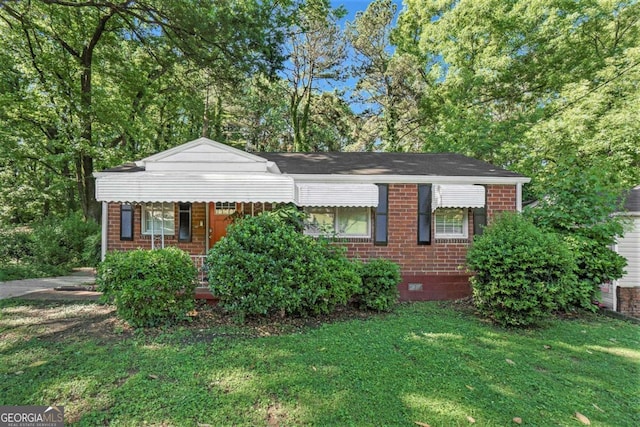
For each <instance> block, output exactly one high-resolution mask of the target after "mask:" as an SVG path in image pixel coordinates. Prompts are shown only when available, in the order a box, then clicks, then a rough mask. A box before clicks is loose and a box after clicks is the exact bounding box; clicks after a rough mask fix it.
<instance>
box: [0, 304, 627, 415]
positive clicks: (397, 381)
mask: <svg viewBox="0 0 640 427" xmlns="http://www.w3.org/2000/svg"><path fill="white" fill-rule="evenodd" d="M78 319H81V321H80V322H78ZM268 330H269V329H268ZM281 330H283V331H285V332H283V333H281V334H279V335H273V330H272V329H271V330H270V331H271V333H272V335H271V336H266V335H267V334H268V332H263V333H262V334H259V335H263V336H256V334H257V332H259V331H260V328H259V327H252V328H250V327H244V326H235V325H233V324H222V325H220V326H211V327H209V328H204V327H197V328H194V327H185V328H176V329H173V330H168V329H167V330H155V331H145V332H140V331H138V332H130V331H128V330H127V329H126V328H123V326H122V324H121V323H119V322H117V321H114V320H113V313H112V311H109V310H107V309H106V308H105V307H102V306H99V305H94V304H77V303H76V304H69V303H67V304H64V303H55V304H54V303H49V304H45V303H36V302H32V301H20V300H5V301H2V302H0V404H2V405H25V404H39V405H50V404H58V405H64V406H65V417H66V420H67V422H68V423H71V424H77V425H86V426H94V425H103V424H104V425H106V424H108V425H112V426H134V425H142V424H143V423H146V424H147V425H162V426H164V425H175V426H197V425H199V424H200V425H202V424H205V425H206V424H208V425H214V426H218V425H247V426H254V425H258V426H259V425H319V426H332V425H335V426H345V425H347V426H348V425H354V426H369V425H377V426H382V425H393V426H396V425H398V426H402V425H406V426H412V425H416V424H415V422H416V421H417V422H421V423H426V424H429V425H431V426H457V425H460V426H465V425H470V422H469V419H468V417H472V418H473V419H474V420H475V425H479V426H508V425H515V424H514V422H513V421H512V420H513V418H514V417H519V418H521V419H522V424H523V425H529V426H534V425H537V426H554V425H557V426H579V425H582V424H581V422H580V421H578V420H577V419H576V418H575V413H576V412H579V413H581V414H584V415H585V416H586V417H588V418H589V419H590V421H591V424H592V425H594V426H616V427H617V426H637V425H640V413H639V408H640V334H639V328H638V326H637V325H635V324H632V323H628V322H624V321H621V320H616V319H611V318H608V317H603V316H597V315H590V316H588V317H582V318H577V319H571V320H563V321H560V320H554V321H551V322H549V323H548V324H547V325H546V328H544V329H537V330H527V331H517V330H515V331H511V330H504V329H500V328H496V327H494V326H491V325H489V324H487V323H484V322H483V321H481V320H479V319H476V318H475V317H473V316H472V315H470V314H468V313H465V312H462V311H457V310H455V309H453V308H450V306H447V305H444V304H438V303H415V304H411V305H403V306H401V307H400V308H399V309H398V310H397V311H396V312H395V313H392V314H389V315H384V316H374V317H371V318H370V319H352V320H346V321H341V322H336V323H332V324H325V325H322V326H320V327H288V328H282V329H281Z"/></svg>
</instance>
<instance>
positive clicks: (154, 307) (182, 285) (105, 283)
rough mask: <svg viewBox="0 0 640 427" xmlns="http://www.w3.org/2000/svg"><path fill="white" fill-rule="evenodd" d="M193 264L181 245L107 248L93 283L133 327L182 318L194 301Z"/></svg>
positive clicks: (161, 323)
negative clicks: (113, 249)
mask: <svg viewBox="0 0 640 427" xmlns="http://www.w3.org/2000/svg"><path fill="white" fill-rule="evenodd" d="M195 277H196V268H195V266H194V265H193V262H192V261H191V257H190V256H189V254H188V253H187V252H185V251H183V250H181V249H178V248H174V247H170V248H165V249H155V250H144V249H137V250H135V251H127V252H109V253H108V254H107V255H106V257H105V259H104V261H103V262H102V263H100V264H99V265H98V271H97V276H96V283H97V284H98V290H99V291H101V292H102V293H103V296H104V299H105V300H107V301H109V302H113V303H114V304H115V306H116V309H117V312H118V316H119V317H121V318H122V319H124V320H126V321H127V322H128V323H129V324H130V325H131V326H133V327H146V326H159V325H163V324H172V323H175V322H176V321H179V320H183V319H185V318H186V317H187V313H188V312H189V311H191V310H193V308H194V305H195V302H194V299H193V293H194V291H195V286H196V284H195Z"/></svg>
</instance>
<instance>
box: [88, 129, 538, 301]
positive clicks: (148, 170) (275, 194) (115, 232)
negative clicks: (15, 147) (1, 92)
mask: <svg viewBox="0 0 640 427" xmlns="http://www.w3.org/2000/svg"><path fill="white" fill-rule="evenodd" d="M95 175H96V198H97V199H98V200H99V201H101V202H102V210H103V211H102V214H103V222H102V223H103V226H102V253H103V256H104V254H105V253H106V252H107V251H113V250H130V249H135V248H157V247H163V246H169V245H171V246H178V247H180V248H182V249H184V250H186V251H188V252H189V253H190V254H191V256H192V258H194V261H196V262H199V263H201V262H202V261H203V259H204V256H205V254H206V252H207V251H208V249H209V248H211V247H212V246H213V245H214V244H215V243H216V242H217V241H218V240H219V239H220V238H222V237H223V236H224V234H225V232H226V226H227V225H228V223H229V221H230V219H229V216H230V215H231V214H240V215H256V214H258V213H260V212H262V211H263V210H268V209H271V208H272V207H273V206H275V205H277V204H281V203H294V204H295V205H297V206H299V207H300V208H301V209H304V210H305V211H306V212H307V213H308V216H309V223H308V227H307V229H306V230H305V232H306V233H309V234H317V233H319V232H320V230H323V231H324V230H330V231H332V232H333V233H335V234H337V235H338V237H340V239H339V240H340V242H342V243H341V244H344V245H346V246H347V248H348V254H349V256H351V257H357V258H360V259H363V260H366V259H370V258H387V259H390V260H393V261H395V262H397V263H398V264H399V265H400V267H401V271H402V278H403V281H402V283H401V285H400V295H401V299H403V300H434V299H453V298H459V297H464V296H467V295H469V294H470V286H469V281H468V278H469V275H468V274H467V273H466V271H465V268H464V263H465V255H466V251H467V248H468V247H469V245H470V244H471V242H472V240H473V236H474V235H476V234H479V233H481V232H482V228H483V227H484V225H486V224H487V222H490V221H491V219H492V218H493V217H495V215H496V214H497V213H499V212H501V211H515V210H518V211H519V210H520V209H521V205H522V185H523V184H524V183H527V182H529V178H527V177H524V176H522V175H519V174H517V173H514V172H510V171H507V170H504V169H500V168H498V167H495V166H493V165H491V164H488V163H485V162H482V161H479V160H476V159H472V158H469V157H466V156H463V155H459V154H450V153H447V154H429V153H371V152H366V153H363V152H358V153H255V154H252V153H247V152H244V151H242V150H238V149H235V148H232V147H229V146H227V145H224V144H220V143H217V142H214V141H211V140H209V139H206V138H200V139H197V140H195V141H191V142H189V143H186V144H184V145H181V146H178V147H175V148H172V149H170V150H167V151H164V152H161V153H158V154H156V155H153V156H150V157H147V158H145V159H142V160H140V161H137V162H135V163H129V164H125V165H121V166H118V167H115V168H112V169H108V170H105V171H102V172H98V173H96V174H95Z"/></svg>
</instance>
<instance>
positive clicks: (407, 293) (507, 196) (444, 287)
mask: <svg viewBox="0 0 640 427" xmlns="http://www.w3.org/2000/svg"><path fill="white" fill-rule="evenodd" d="M486 194H487V217H488V221H491V219H493V218H494V217H495V215H496V214H498V213H499V212H501V211H507V210H509V211H514V210H515V209H516V187H515V185H487V193H486ZM417 212H418V186H417V185H416V184H391V185H389V216H388V221H389V223H388V233H389V234H388V244H387V245H386V246H375V245H374V244H373V242H372V241H371V240H368V239H367V240H361V241H351V242H347V243H345V245H346V246H347V249H348V255H349V256H350V257H352V258H359V259H362V260H368V259H371V258H387V259H390V260H392V261H394V262H397V263H398V264H399V265H400V268H401V270H402V277H403V281H402V284H401V285H400V296H401V299H404V300H434V299H452V298H462V297H465V296H468V295H470V294H471V287H470V285H469V276H470V275H469V274H468V273H467V272H466V270H465V267H464V265H465V257H466V254H467V248H468V247H469V244H470V242H471V241H472V240H473V214H472V211H471V210H469V212H468V218H469V224H468V230H469V237H468V238H467V239H466V240H460V239H456V240H436V239H434V238H433V236H434V230H433V224H434V222H433V215H432V221H431V236H432V240H431V244H430V245H418V244H417V235H418V219H417ZM410 284H411V287H412V288H415V287H416V286H418V285H420V286H421V287H422V290H409V287H410V286H409V285H410ZM420 286H418V287H420Z"/></svg>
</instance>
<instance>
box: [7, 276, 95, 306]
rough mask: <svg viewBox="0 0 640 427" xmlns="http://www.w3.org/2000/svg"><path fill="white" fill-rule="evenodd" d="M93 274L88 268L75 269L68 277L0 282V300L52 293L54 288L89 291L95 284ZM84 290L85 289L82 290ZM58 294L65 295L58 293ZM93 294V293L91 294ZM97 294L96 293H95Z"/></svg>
mask: <svg viewBox="0 0 640 427" xmlns="http://www.w3.org/2000/svg"><path fill="white" fill-rule="evenodd" d="M95 279H96V277H95V272H94V270H93V269H90V268H82V269H77V270H75V271H74V272H73V273H71V275H69V276H60V277H44V278H41V279H23V280H10V281H8V282H0V299H5V298H13V297H19V296H24V295H28V294H32V293H36V292H38V293H53V292H56V291H55V289H56V288H74V287H78V288H79V289H81V292H86V291H88V290H90V289H91V287H92V286H93V285H95V283H96V280H95ZM82 288H86V289H82ZM59 293H65V292H63V291H60V292H59ZM92 293H94V292H92ZM96 294H97V293H96Z"/></svg>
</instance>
